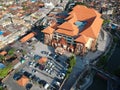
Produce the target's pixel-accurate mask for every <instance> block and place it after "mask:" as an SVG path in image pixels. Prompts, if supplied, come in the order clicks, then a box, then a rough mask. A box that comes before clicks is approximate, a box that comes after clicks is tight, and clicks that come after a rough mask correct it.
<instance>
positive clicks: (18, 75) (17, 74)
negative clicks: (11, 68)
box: [13, 73, 22, 80]
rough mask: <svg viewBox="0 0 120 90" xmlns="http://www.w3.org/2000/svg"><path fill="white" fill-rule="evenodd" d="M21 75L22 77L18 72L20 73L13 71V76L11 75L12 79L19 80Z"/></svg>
mask: <svg viewBox="0 0 120 90" xmlns="http://www.w3.org/2000/svg"><path fill="white" fill-rule="evenodd" d="M21 77H22V74H20V73H15V74H14V76H13V79H14V80H19V79H20V78H21Z"/></svg>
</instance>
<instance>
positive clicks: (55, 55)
mask: <svg viewBox="0 0 120 90" xmlns="http://www.w3.org/2000/svg"><path fill="white" fill-rule="evenodd" d="M49 56H51V57H52V58H53V59H56V58H58V57H59V55H57V54H55V53H51V54H50V55H49Z"/></svg>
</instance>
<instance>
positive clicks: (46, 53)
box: [41, 51, 50, 55]
mask: <svg viewBox="0 0 120 90" xmlns="http://www.w3.org/2000/svg"><path fill="white" fill-rule="evenodd" d="M41 53H42V54H45V55H49V54H50V52H47V51H41Z"/></svg>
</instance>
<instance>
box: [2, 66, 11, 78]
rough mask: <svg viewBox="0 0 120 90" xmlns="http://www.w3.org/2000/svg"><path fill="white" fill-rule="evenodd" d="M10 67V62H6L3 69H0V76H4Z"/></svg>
mask: <svg viewBox="0 0 120 90" xmlns="http://www.w3.org/2000/svg"><path fill="white" fill-rule="evenodd" d="M11 69H12V65H11V64H8V66H6V67H5V68H3V69H0V78H1V79H2V78H5V77H6V76H7V75H8V73H9V71H10V70H11Z"/></svg>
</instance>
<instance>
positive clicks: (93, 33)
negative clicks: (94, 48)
mask: <svg viewBox="0 0 120 90" xmlns="http://www.w3.org/2000/svg"><path fill="white" fill-rule="evenodd" d="M102 22H103V20H102V19H101V18H98V17H96V18H95V20H94V21H93V22H92V24H91V26H90V27H88V28H87V29H85V30H84V31H82V32H81V33H80V35H85V36H87V37H92V38H97V37H98V35H99V32H100V29H101V25H102Z"/></svg>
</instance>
